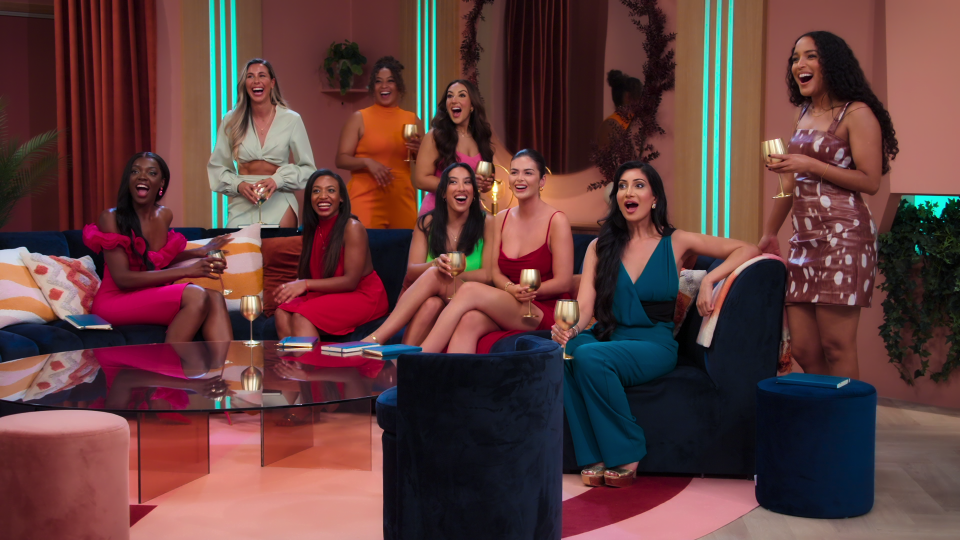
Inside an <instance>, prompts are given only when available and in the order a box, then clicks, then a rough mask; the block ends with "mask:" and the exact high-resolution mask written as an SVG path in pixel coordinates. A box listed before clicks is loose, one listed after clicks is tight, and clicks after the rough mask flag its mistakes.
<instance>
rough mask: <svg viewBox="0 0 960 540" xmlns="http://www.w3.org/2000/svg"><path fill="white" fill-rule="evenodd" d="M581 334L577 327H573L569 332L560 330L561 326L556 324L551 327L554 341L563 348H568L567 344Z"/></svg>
mask: <svg viewBox="0 0 960 540" xmlns="http://www.w3.org/2000/svg"><path fill="white" fill-rule="evenodd" d="M579 334H580V332H579V330H578V329H577V327H576V325H574V326H573V327H571V328H570V329H569V330H564V329H563V328H560V326H559V325H556V324H554V325H553V326H551V327H550V336H551V337H552V338H553V340H554V341H556V342H557V343H559V344H560V345H561V346H566V344H567V342H568V341H570V340H571V339H573V338H575V337H577V336H578V335H579Z"/></svg>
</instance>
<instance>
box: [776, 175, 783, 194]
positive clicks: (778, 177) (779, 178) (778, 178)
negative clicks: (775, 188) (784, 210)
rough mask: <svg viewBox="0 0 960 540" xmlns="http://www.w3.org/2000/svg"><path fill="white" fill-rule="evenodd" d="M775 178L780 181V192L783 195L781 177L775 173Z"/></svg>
mask: <svg viewBox="0 0 960 540" xmlns="http://www.w3.org/2000/svg"><path fill="white" fill-rule="evenodd" d="M777 180H779V181H780V194H781V195H783V177H782V176H780V173H777Z"/></svg>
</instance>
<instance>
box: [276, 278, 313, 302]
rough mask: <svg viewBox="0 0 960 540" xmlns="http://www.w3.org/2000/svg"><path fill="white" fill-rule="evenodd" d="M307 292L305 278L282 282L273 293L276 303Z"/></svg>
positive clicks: (287, 300)
mask: <svg viewBox="0 0 960 540" xmlns="http://www.w3.org/2000/svg"><path fill="white" fill-rule="evenodd" d="M306 292H307V281H306V280H305V279H298V280H296V281H291V282H289V283H284V284H283V285H280V287H278V288H277V291H276V292H275V293H274V297H275V298H276V299H277V303H278V304H283V303H286V302H289V301H290V300H292V299H294V298H296V297H298V296H302V295H303V294H306Z"/></svg>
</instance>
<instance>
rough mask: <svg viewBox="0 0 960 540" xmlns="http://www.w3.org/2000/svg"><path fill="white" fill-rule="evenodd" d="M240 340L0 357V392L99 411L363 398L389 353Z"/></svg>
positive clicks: (387, 367)
mask: <svg viewBox="0 0 960 540" xmlns="http://www.w3.org/2000/svg"><path fill="white" fill-rule="evenodd" d="M320 346H321V344H320V343H318V344H317V345H316V346H315V347H314V349H312V350H302V349H300V350H291V349H279V348H277V342H276V341H264V342H263V343H262V344H261V345H259V346H255V347H248V346H246V345H244V344H243V342H240V341H233V342H192V343H172V344H167V343H161V344H153V345H127V346H123V347H104V348H100V349H85V350H79V351H69V352H62V353H55V354H47V355H40V356H33V357H30V358H22V359H20V360H12V361H9V362H3V363H0V400H3V401H8V402H13V403H22V404H26V405H33V406H40V407H51V408H71V409H94V410H106V411H129V412H134V411H142V412H146V411H148V410H169V411H178V410H179V411H197V412H201V411H207V412H216V411H231V410H244V409H247V410H262V409H274V408H285V407H296V406H300V405H319V404H326V403H338V402H344V401H354V400H361V399H369V398H371V397H375V396H377V395H379V394H380V393H381V392H383V391H384V390H386V389H388V388H390V387H392V386H395V385H396V361H395V360H386V361H384V360H379V359H373V358H366V357H364V356H347V357H342V356H331V355H326V354H321V353H320Z"/></svg>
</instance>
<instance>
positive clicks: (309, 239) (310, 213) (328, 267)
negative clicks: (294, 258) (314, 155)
mask: <svg viewBox="0 0 960 540" xmlns="http://www.w3.org/2000/svg"><path fill="white" fill-rule="evenodd" d="M322 176H329V177H330V178H333V179H334V180H336V181H337V189H338V190H340V206H339V207H338V209H337V217H336V218H334V219H336V221H334V222H333V229H332V230H331V231H330V238H329V239H328V242H327V251H326V253H324V255H323V275H322V276H320V277H322V278H328V277H331V276H333V274H334V272H336V271H337V264H338V263H339V262H340V251H341V250H343V231H345V230H346V229H347V223H348V222H349V221H350V219H351V218H352V217H353V215H352V214H351V213H350V195H348V194H347V184H345V183H344V182H343V178H340V175H339V174H337V173H335V172H333V171H331V170H330V169H320V170H318V171H316V172H314V173H313V174H311V175H310V178H309V179H308V180H307V187H306V188H304V191H303V206H301V208H303V250H302V251H301V252H300V265H299V268H298V270H297V275H298V276H299V278H300V279H310V278H311V277H312V276H310V255H311V254H312V253H313V241H314V237H315V236H316V234H317V227H318V226H319V225H320V216H318V215H317V211H316V210H315V209H314V208H313V204H312V203H311V201H310V199H311V193H310V192H311V191H313V184H315V183H316V182H317V179H318V178H320V177H322ZM321 241H323V239H321Z"/></svg>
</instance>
